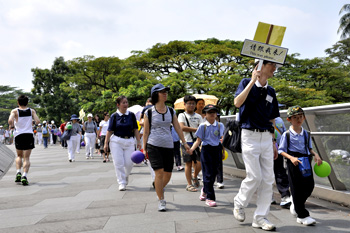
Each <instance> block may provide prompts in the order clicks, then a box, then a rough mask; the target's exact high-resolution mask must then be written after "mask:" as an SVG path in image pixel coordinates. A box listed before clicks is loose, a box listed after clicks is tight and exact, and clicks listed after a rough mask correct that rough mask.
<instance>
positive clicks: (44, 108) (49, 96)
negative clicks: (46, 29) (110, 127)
mask: <svg viewBox="0 0 350 233" xmlns="http://www.w3.org/2000/svg"><path fill="white" fill-rule="evenodd" d="M32 72H33V77H34V79H33V81H32V82H33V85H34V88H33V89H32V93H33V95H35V98H34V100H33V101H34V103H36V104H38V105H39V106H40V108H38V109H37V114H38V116H39V117H40V119H41V120H49V121H51V120H54V121H55V122H56V124H59V123H60V122H62V121H64V120H65V119H67V118H68V117H69V116H70V115H71V114H73V113H77V111H78V110H79V106H78V105H77V104H76V100H75V98H72V95H70V94H69V93H67V92H65V91H64V90H63V89H62V88H61V84H63V86H64V77H65V76H66V75H68V74H70V72H71V71H70V69H69V67H68V66H67V64H66V62H65V61H64V59H63V57H59V58H56V59H55V61H54V63H53V65H52V67H51V69H50V70H49V69H40V68H35V69H32Z"/></svg>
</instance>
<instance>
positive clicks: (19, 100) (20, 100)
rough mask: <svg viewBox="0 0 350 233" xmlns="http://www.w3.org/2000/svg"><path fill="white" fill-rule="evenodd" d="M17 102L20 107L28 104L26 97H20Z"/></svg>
mask: <svg viewBox="0 0 350 233" xmlns="http://www.w3.org/2000/svg"><path fill="white" fill-rule="evenodd" d="M17 102H18V104H19V105H20V106H27V104H28V102H29V99H28V97H27V96H25V95H20V96H19V97H18V98H17Z"/></svg>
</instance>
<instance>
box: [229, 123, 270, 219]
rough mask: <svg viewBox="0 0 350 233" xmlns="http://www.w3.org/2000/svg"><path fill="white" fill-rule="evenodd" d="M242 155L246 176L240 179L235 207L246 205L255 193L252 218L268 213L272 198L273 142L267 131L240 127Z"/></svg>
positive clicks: (259, 217) (258, 217) (261, 216)
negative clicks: (255, 206)
mask: <svg viewBox="0 0 350 233" xmlns="http://www.w3.org/2000/svg"><path fill="white" fill-rule="evenodd" d="M241 139H242V157H243V161H244V164H245V168H246V174H247V175H246V178H245V179H244V180H243V181H242V183H241V187H240V189H239V192H238V194H237V195H236V196H235V198H234V204H235V207H238V208H239V207H247V206H248V204H249V202H250V200H251V198H252V196H253V194H254V193H255V192H256V193H257V201H256V205H257V208H256V210H255V212H254V219H256V220H259V219H261V218H264V217H266V216H267V215H268V213H269V211H270V205H271V198H272V185H273V182H274V179H275V175H274V171H273V143H272V135H271V133H269V132H262V133H261V132H253V131H250V130H246V129H242V138H241Z"/></svg>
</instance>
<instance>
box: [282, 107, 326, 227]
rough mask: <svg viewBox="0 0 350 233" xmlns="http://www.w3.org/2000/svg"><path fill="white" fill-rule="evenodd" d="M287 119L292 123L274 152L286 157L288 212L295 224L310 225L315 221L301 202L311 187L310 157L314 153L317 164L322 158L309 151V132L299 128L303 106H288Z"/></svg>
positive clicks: (304, 199)
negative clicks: (291, 200)
mask: <svg viewBox="0 0 350 233" xmlns="http://www.w3.org/2000/svg"><path fill="white" fill-rule="evenodd" d="M287 120H288V121H289V122H290V123H291V124H292V125H291V126H290V127H289V131H286V132H284V133H283V135H282V137H281V141H280V145H279V148H278V154H281V155H283V156H284V157H285V158H287V159H288V160H287V169H288V178H289V185H290V189H291V193H292V197H293V202H292V205H291V206H290V211H291V213H292V214H293V215H296V216H297V222H298V223H300V224H303V225H307V226H309V225H314V224H316V221H315V219H313V218H311V217H310V214H309V211H307V209H306V208H305V202H306V200H307V198H308V197H309V196H310V195H311V193H312V191H313V189H314V186H315V181H314V177H313V174H312V168H311V156H312V155H313V156H315V162H316V163H317V164H318V165H320V164H321V163H322V160H321V158H320V156H319V155H318V154H317V153H316V152H314V151H313V150H312V143H311V140H310V135H308V132H307V131H306V130H304V129H303V127H302V124H303V122H304V120H305V115H304V111H303V109H302V108H301V107H300V106H298V105H296V106H293V107H290V108H288V111H287ZM302 161H304V163H305V164H304V163H303V162H302ZM305 165H310V168H309V169H308V170H309V171H308V172H306V171H305V170H303V169H301V167H302V166H303V167H305ZM301 170H302V171H301Z"/></svg>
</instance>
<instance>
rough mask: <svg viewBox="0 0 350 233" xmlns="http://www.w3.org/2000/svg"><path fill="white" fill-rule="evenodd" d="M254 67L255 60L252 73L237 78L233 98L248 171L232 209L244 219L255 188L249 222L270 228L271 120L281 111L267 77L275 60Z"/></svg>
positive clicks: (272, 156) (273, 148)
mask: <svg viewBox="0 0 350 233" xmlns="http://www.w3.org/2000/svg"><path fill="white" fill-rule="evenodd" d="M257 68H258V63H256V64H255V69H254V71H253V73H252V77H251V78H245V79H243V80H242V81H241V82H240V84H239V86H238V89H237V91H236V94H235V99H234V105H235V106H236V107H237V108H239V115H240V122H241V124H242V138H241V140H242V157H243V160H244V163H245V167H246V174H247V175H246V178H245V179H244V180H243V181H242V183H241V187H240V190H239V192H238V194H237V195H236V196H235V198H234V209H233V213H234V217H235V218H236V219H237V220H238V221H240V222H243V221H244V220H245V213H244V208H245V207H247V206H248V204H249V202H250V200H251V198H252V196H253V194H254V193H255V192H256V191H257V201H256V204H257V208H256V210H255V213H254V218H253V224H252V226H253V227H256V228H262V229H263V230H267V231H270V230H274V229H275V228H276V227H275V225H274V224H272V223H270V222H269V221H268V220H267V215H268V213H269V210H270V205H271V196H272V184H273V182H274V172H273V159H274V158H277V156H278V154H277V149H276V147H275V146H274V127H273V123H274V119H275V118H276V117H278V116H280V114H279V110H278V103H277V98H276V92H275V90H274V89H273V88H272V87H271V86H269V85H268V82H267V80H268V79H269V78H271V77H273V73H274V71H275V70H276V63H272V62H268V61H264V62H263V64H262V67H261V70H260V71H258V69H257Z"/></svg>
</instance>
